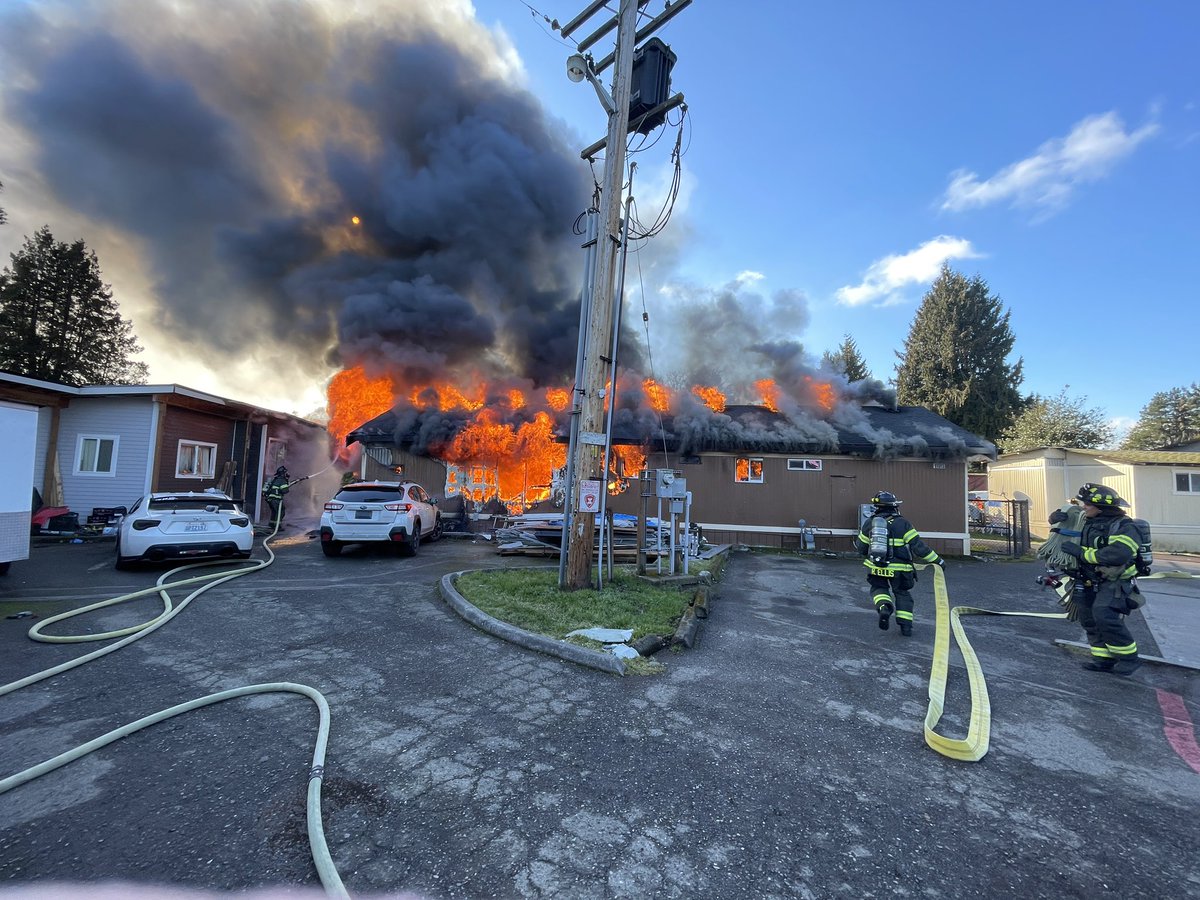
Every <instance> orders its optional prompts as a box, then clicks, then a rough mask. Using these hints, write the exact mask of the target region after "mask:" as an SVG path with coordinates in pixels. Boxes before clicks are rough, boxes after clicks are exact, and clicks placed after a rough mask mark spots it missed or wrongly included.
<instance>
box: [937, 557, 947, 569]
mask: <svg viewBox="0 0 1200 900" xmlns="http://www.w3.org/2000/svg"><path fill="white" fill-rule="evenodd" d="M937 566H938V568H940V569H941V570H942V571H943V572H945V571H946V561H945V560H944V559H942V558H941V557H940V556H939V557H938V558H937Z"/></svg>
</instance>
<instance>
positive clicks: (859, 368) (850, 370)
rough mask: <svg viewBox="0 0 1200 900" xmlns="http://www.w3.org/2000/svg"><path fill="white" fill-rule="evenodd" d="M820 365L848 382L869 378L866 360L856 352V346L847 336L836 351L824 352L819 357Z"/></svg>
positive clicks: (852, 339) (869, 371)
mask: <svg viewBox="0 0 1200 900" xmlns="http://www.w3.org/2000/svg"><path fill="white" fill-rule="evenodd" d="M821 364H822V365H823V366H824V367H825V368H827V369H832V370H833V371H835V372H841V373H842V374H843V375H845V376H846V380H847V381H849V382H855V381H862V380H863V379H864V378H870V377H871V370H870V369H868V368H867V363H866V360H864V359H863V357H862V354H861V353H860V352H859V351H858V344H856V343H855V342H854V338H852V337H850V335H848V334H847V335H846V336H845V337H844V338H843V339H842V343H841V345H840V346H839V347H838V348H837V350H836V351H834V352H833V353H830V352H829V351H828V350H826V351H825V353H824V354H823V355H822V356H821Z"/></svg>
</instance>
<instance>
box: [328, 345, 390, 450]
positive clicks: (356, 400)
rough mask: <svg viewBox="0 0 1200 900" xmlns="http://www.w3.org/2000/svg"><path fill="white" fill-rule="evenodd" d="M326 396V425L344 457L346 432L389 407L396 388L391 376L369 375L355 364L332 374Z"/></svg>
mask: <svg viewBox="0 0 1200 900" xmlns="http://www.w3.org/2000/svg"><path fill="white" fill-rule="evenodd" d="M327 396H328V405H327V408H328V410H329V425H328V426H327V428H328V430H329V433H330V434H331V435H332V436H333V438H334V441H335V443H336V446H337V448H338V455H339V456H341V457H342V459H343V460H345V459H346V458H347V456H346V448H345V443H346V435H348V434H349V433H350V432H351V431H353V430H354V429H355V428H357V427H358V426H359V425H362V424H363V423H364V422H367V421H370V420H371V419H373V418H375V417H376V416H378V415H380V414H381V413H385V412H387V411H388V410H389V409H391V408H392V404H393V403H394V402H395V389H394V387H393V385H392V380H391V379H390V378H388V377H386V376H384V377H383V378H368V377H367V375H366V373H365V372H364V371H363V370H362V368H361V367H359V366H356V367H354V368H353V369H345V370H344V371H341V372H338V373H337V374H336V375H334V376H333V378H332V379H331V380H330V382H329V388H328V391H327Z"/></svg>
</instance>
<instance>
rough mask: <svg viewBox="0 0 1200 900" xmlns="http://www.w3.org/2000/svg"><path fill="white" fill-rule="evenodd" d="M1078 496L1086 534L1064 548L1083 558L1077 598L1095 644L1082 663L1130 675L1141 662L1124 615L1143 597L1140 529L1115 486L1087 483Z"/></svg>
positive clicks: (1081, 620)
mask: <svg viewBox="0 0 1200 900" xmlns="http://www.w3.org/2000/svg"><path fill="white" fill-rule="evenodd" d="M1076 497H1077V499H1078V500H1079V502H1081V503H1082V504H1083V515H1084V520H1083V534H1082V535H1081V536H1080V538H1079V543H1078V544H1077V543H1075V542H1073V541H1068V542H1066V543H1064V544H1063V545H1062V546H1061V547H1060V549H1061V550H1062V552H1063V553H1065V554H1067V555H1068V556H1071V557H1074V558H1075V559H1076V560H1078V561H1079V572H1078V574H1077V575H1076V576H1075V588H1074V593H1073V596H1072V602H1073V603H1074V605H1075V606H1076V607H1077V608H1078V611H1079V624H1080V625H1082V626H1083V630H1084V631H1086V632H1087V638H1088V643H1089V644H1090V645H1091V647H1092V658H1091V660H1090V661H1089V662H1086V663H1084V664H1083V667H1084V668H1085V669H1089V670H1091V671H1093V672H1114V673H1116V674H1117V675H1131V674H1133V672H1134V671H1135V670H1136V669H1137V668H1138V667H1139V666H1140V665H1141V664H1142V661H1141V660H1140V659H1138V649H1137V642H1136V641H1135V640H1134V639H1133V635H1132V634H1130V633H1129V629H1128V628H1127V627H1126V626H1125V616H1127V615H1129V613H1131V612H1133V611H1134V610H1135V609H1137V608H1138V607H1139V606H1141V605H1142V604H1143V602H1144V600H1143V599H1142V595H1141V592H1140V591H1138V589H1137V582H1136V581H1134V576H1135V575H1136V574H1137V566H1136V565H1135V562H1136V557H1137V552H1138V545H1139V535H1138V531H1137V528H1136V527H1135V526H1134V524H1133V521H1132V520H1131V519H1130V518H1129V517H1128V516H1127V515H1125V513H1124V512H1122V511H1121V507H1122V506H1127V505H1128V504H1126V503H1125V501H1124V500H1122V499H1121V498H1120V497H1118V496H1117V493H1116V491H1114V490H1113V489H1112V488H1110V487H1105V486H1104V485H1102V484H1091V483H1088V484H1085V485H1084V486H1083V487H1081V488H1080V489H1079V493H1078V494H1077V495H1076Z"/></svg>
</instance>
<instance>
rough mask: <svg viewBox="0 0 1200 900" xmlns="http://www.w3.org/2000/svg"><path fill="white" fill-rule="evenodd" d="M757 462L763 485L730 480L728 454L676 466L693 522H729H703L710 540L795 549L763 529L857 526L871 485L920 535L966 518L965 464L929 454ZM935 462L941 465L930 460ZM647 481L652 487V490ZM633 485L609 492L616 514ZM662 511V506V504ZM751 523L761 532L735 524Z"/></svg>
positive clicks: (846, 545)
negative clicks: (895, 502) (802, 463)
mask: <svg viewBox="0 0 1200 900" xmlns="http://www.w3.org/2000/svg"><path fill="white" fill-rule="evenodd" d="M746 455H749V456H754V457H760V458H762V460H763V483H762V484H738V483H736V482H735V481H734V464H735V459H736V456H735V455H733V454H705V455H704V456H702V457H700V462H699V463H693V464H682V465H681V464H678V462H677V458H672V466H671V468H674V469H676V470H677V471H681V472H682V473H683V476H684V478H686V479H687V488H688V490H689V491H690V492H691V493H692V520H693V521H695V522H700V523H704V522H708V523H713V524H722V525H728V526H732V527H731V528H730V529H729V530H724V529H722V530H717V529H713V528H711V527H707V528H705V536H706V537H707V538H708V539H709V540H714V541H718V542H720V543H744V544H749V545H753V546H764V547H795V546H797V545H798V543H799V539H798V536H797V535H796V534H794V533H785V532H783V531H771V530H770V529H792V530H794V529H796V528H797V527H798V525H799V520H800V519H804V520H805V521H806V522H807V524H808V525H809V526H810V527H814V528H817V529H831V528H832V529H845V530H849V529H855V530H857V528H858V515H859V513H858V509H859V504H861V503H865V502H867V501H868V500H869V499H870V498H871V497H872V495H874V494H875V492H876V491H880V490H889V491H891V492H892V493H894V494H896V496H898V497H899V498H900V499H901V500H903V501H904V506H903V507H902V509H903V512H904V514H905V516H906V517H907V518H908V519H909V520H910V521H911V522H912V523H913V526H914V527H915V528H916V529H917V530H918V531H920V532H922V533H923V534H925V533H929V532H951V533H954V534H962V533H963V531H964V528H965V523H966V500H967V498H966V477H965V475H966V472H965V469H966V465H967V464H966V462H965V461H946V462H945V463H944V468H936V469H935V468H934V465H935V463H932V462H931V461H930V460H887V461H881V460H863V459H857V458H853V457H801V456H794V455H789V456H784V455H771V454H766V453H753V454H746ZM802 458H809V459H816V458H820V459H822V465H823V468H822V470H821V471H819V472H815V471H790V470H789V469H788V468H787V461H788V459H802ZM663 462H664V460H663V458H662V456H661V454H660V455H659V456H658V457H657V458H655V457H653V456H652V457H651V458H650V459H649V460H648V463H647V465H648V466H649V468H650V469H651V470H652V471H653V470H654V469H657V468H665V466H664V465H663ZM936 465H942V464H941V463H937V464H936ZM652 489H653V486H651V490H652ZM638 505H639V498H638V491H637V489H636V488H633V487H631V489H630V490H628V491H626V492H625V493H624V494H620V495H618V496H617V497H611V498H609V506H611V507H612V508H613V510H614V511H615V512H624V513H636V512H638ZM657 510H658V501H657V500H656V499H654V498H650V501H649V513H650V515H655V514H656V513H657ZM664 515H666V506H665V504H664ZM739 525H742V526H747V525H753V526H757V528H766V529H768V530H767V531H759V530H757V528H756V529H755V530H749V529H746V530H741V529H738V528H737V526H739ZM851 540H852V538H851V537H849V536H845V535H842V536H837V535H833V536H820V535H818V547H820V548H822V549H832V550H849V549H851V546H852V545H851ZM926 543H928V544H929V545H930V546H931V547H932V548H933V549H935V550H942V549H944V550H946V551H947V552H950V553H958V552H961V542H959V541H952V540H946V539H939V538H929V539H928V540H927V541H926Z"/></svg>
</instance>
